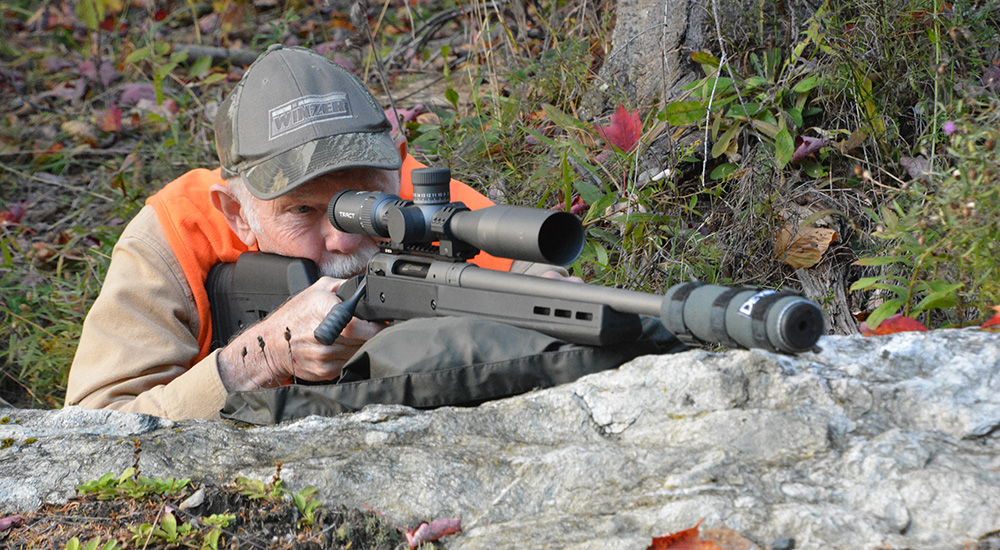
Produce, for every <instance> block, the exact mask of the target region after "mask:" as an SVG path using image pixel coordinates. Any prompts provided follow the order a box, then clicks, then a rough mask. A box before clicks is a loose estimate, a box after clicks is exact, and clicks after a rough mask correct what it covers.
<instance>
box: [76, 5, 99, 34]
mask: <svg viewBox="0 0 1000 550" xmlns="http://www.w3.org/2000/svg"><path fill="white" fill-rule="evenodd" d="M76 16H77V17H79V18H80V21H83V22H84V24H86V25H87V28H89V29H90V30H92V31H96V30H97V27H98V25H100V24H101V21H104V0H80V2H79V3H78V4H77V5H76Z"/></svg>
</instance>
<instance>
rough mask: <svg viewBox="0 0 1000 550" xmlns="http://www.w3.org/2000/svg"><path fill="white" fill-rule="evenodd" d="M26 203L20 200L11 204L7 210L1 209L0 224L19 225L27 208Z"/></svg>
mask: <svg viewBox="0 0 1000 550" xmlns="http://www.w3.org/2000/svg"><path fill="white" fill-rule="evenodd" d="M24 207H25V203H23V202H20V203H17V204H12V205H10V206H9V207H8V208H7V210H0V225H3V226H6V225H17V224H19V223H21V220H22V219H23V218H24V214H25V213H26V212H27V210H26V209H25V208H24Z"/></svg>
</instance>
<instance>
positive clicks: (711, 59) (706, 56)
mask: <svg viewBox="0 0 1000 550" xmlns="http://www.w3.org/2000/svg"><path fill="white" fill-rule="evenodd" d="M691 61H694V62H695V63H698V64H699V65H711V66H712V67H718V66H719V58H718V57H715V56H714V55H712V54H710V53H708V52H694V53H692V54H691Z"/></svg>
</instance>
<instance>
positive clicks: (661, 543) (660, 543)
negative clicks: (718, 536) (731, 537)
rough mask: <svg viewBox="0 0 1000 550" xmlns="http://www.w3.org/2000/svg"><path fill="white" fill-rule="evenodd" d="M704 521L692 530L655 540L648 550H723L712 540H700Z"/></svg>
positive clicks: (699, 522)
mask: <svg viewBox="0 0 1000 550" xmlns="http://www.w3.org/2000/svg"><path fill="white" fill-rule="evenodd" d="M702 521H704V520H700V521H698V523H697V525H695V526H694V527H692V528H690V529H685V530H683V531H678V532H676V533H671V534H669V535H663V536H662V537H655V538H653V544H650V545H649V546H648V547H647V548H646V550H721V549H720V548H719V547H718V545H716V544H715V543H714V542H712V541H710V540H699V536H698V525H701V522H702Z"/></svg>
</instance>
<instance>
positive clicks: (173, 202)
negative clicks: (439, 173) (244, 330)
mask: <svg viewBox="0 0 1000 550" xmlns="http://www.w3.org/2000/svg"><path fill="white" fill-rule="evenodd" d="M415 168H424V165H423V164H420V163H419V162H418V161H417V160H416V159H414V158H413V157H412V156H410V155H406V158H405V160H404V161H403V168H402V175H401V178H400V179H401V181H400V193H399V194H400V196H401V197H403V198H405V199H409V198H411V197H412V196H413V186H412V184H411V182H410V171H412V170H413V169H415ZM216 183H223V180H222V177H221V176H220V173H219V169H218V168H216V169H215V170H206V169H203V168H198V169H195V170H191V171H190V172H188V173H186V174H184V175H182V176H181V177H179V178H177V179H176V180H174V181H172V182H170V183H168V184H167V185H166V186H164V187H163V189H161V190H159V191H157V192H156V193H155V194H154V195H153V196H151V197H149V199H147V200H146V204H148V205H150V206H152V207H153V210H154V211H155V212H156V218H157V220H159V222H160V226H161V227H162V228H163V233H164V234H165V235H166V237H167V241H168V242H169V243H170V248H171V249H172V250H173V252H174V255H175V256H176V257H177V260H178V262H180V264H181V269H182V270H183V271H184V277H185V278H186V279H187V282H188V286H190V287H191V292H192V293H193V294H194V301H195V305H196V306H197V307H198V319H199V321H200V327H201V328H200V329H199V332H198V346H199V351H198V357H197V358H196V359H195V360H194V361H193V362H192V364H194V363H197V362H198V361H201V360H202V359H204V358H205V357H207V356H208V353H209V350H210V347H211V343H212V314H211V310H210V309H209V303H208V292H207V291H206V290H205V281H206V280H207V279H208V272H209V271H210V270H211V269H212V267H213V266H215V265H216V264H220V263H229V262H235V261H236V259H237V258H238V257H239V255H240V254H242V253H243V252H246V251H247V250H248V248H247V246H246V245H245V244H243V241H241V240H240V239H239V238H238V237H237V236H236V234H235V233H233V231H232V230H231V229H230V228H229V224H228V223H227V222H226V218H225V216H223V215H222V212H219V211H218V210H216V208H215V206H213V205H212V199H211V195H210V194H209V188H210V187H211V186H212V185H213V184H216ZM451 197H452V200H453V201H456V202H463V203H465V205H466V206H468V207H469V208H472V209H477V208H485V207H487V206H492V205H493V203H492V202H491V201H490V200H489V199H487V198H486V197H484V196H482V195H481V194H479V193H478V192H477V191H476V190H474V189H472V188H471V187H469V186H467V185H465V184H464V183H461V182H459V181H457V180H454V179H453V180H451ZM472 262H473V263H475V264H476V265H478V266H480V267H484V268H487V269H494V270H498V271H509V270H510V266H511V263H513V261H512V260H509V259H506V258H495V257H493V256H490V255H489V254H486V253H485V252H483V253H480V254H479V255H477V256H476V257H475V258H474V259H473V260H472Z"/></svg>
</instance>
